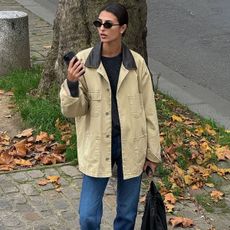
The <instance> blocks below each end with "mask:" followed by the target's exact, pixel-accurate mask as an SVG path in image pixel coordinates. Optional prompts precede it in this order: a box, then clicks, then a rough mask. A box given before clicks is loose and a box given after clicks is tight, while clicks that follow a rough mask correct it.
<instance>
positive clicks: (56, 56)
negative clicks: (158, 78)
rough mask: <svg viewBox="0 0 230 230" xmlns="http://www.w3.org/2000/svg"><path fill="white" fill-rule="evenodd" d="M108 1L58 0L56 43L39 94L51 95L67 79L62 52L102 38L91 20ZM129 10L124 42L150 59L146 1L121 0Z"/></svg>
mask: <svg viewBox="0 0 230 230" xmlns="http://www.w3.org/2000/svg"><path fill="white" fill-rule="evenodd" d="M108 2H109V1H108V0H107V1H106V0H87V1H85V0H59V4H58V10H57V14H56V18H55V20H54V27H53V42H52V46H51V50H50V52H49V53H48V56H47V60H46V62H45V65H44V70H43V74H42V78H41V81H40V83H39V87H38V93H39V94H49V91H50V89H51V88H52V87H53V86H55V85H57V84H58V85H60V84H61V83H62V82H63V81H64V79H65V78H66V66H65V64H64V62H63V55H64V54H65V53H66V52H68V51H70V50H73V51H75V52H77V51H79V50H82V49H84V48H88V47H91V46H93V45H95V44H96V43H97V42H98V41H99V37H98V33H97V30H96V28H94V26H93V24H92V22H93V21H94V20H95V19H96V18H97V16H98V13H99V12H100V9H101V8H102V7H103V6H104V5H105V4H106V3H108ZM117 2H120V3H121V4H124V5H125V6H126V7H127V10H128V12H129V25H128V30H127V31H126V34H125V36H124V42H125V43H126V44H127V45H128V47H129V48H131V49H133V50H135V51H137V52H138V53H140V54H141V55H142V56H143V57H144V58H145V60H146V62H147V49H146V35H147V28H146V20H147V4H146V1H143V0H123V1H122V0H120V1H117Z"/></svg>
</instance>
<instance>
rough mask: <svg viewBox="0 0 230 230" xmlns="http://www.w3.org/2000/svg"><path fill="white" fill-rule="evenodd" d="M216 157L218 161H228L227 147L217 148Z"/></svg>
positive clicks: (229, 151) (229, 158) (229, 154)
mask: <svg viewBox="0 0 230 230" xmlns="http://www.w3.org/2000/svg"><path fill="white" fill-rule="evenodd" d="M216 155H217V158H218V160H219V161H221V160H223V161H225V160H230V149H229V147H228V146H223V147H217V148H216Z"/></svg>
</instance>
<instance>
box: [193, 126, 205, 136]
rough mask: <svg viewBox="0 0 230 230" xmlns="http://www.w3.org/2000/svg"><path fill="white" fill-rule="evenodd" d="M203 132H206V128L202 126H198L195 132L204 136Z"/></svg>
mask: <svg viewBox="0 0 230 230" xmlns="http://www.w3.org/2000/svg"><path fill="white" fill-rule="evenodd" d="M203 133H204V129H203V128H202V127H197V128H196V129H195V134H196V135H197V136H199V137H200V136H202V135H203Z"/></svg>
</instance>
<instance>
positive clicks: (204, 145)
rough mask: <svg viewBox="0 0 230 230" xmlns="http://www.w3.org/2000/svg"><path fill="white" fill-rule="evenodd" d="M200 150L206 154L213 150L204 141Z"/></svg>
mask: <svg viewBox="0 0 230 230" xmlns="http://www.w3.org/2000/svg"><path fill="white" fill-rule="evenodd" d="M200 150H201V151H202V153H206V152H208V151H211V148H210V146H209V144H208V143H207V142H205V141H204V142H202V143H201V144H200Z"/></svg>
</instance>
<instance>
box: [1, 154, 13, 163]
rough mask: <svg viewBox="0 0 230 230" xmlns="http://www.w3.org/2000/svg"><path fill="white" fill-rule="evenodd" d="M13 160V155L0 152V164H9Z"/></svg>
mask: <svg viewBox="0 0 230 230" xmlns="http://www.w3.org/2000/svg"><path fill="white" fill-rule="evenodd" d="M13 160H14V157H13V156H11V155H10V154H9V153H7V152H3V153H1V154H0V165H9V164H10V163H12V162H13Z"/></svg>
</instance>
